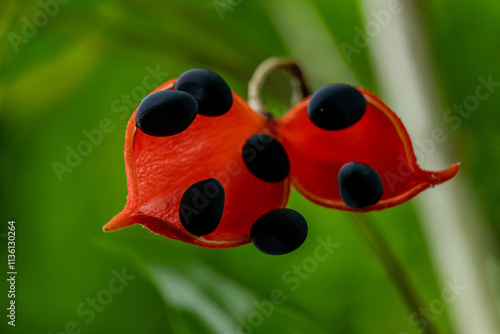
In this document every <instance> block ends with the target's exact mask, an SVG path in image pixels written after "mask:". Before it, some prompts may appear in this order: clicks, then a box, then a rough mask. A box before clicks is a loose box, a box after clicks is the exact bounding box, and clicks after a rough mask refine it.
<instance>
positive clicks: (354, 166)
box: [338, 162, 384, 209]
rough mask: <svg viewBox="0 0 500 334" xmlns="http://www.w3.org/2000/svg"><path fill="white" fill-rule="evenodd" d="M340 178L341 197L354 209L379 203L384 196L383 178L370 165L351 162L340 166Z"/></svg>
mask: <svg viewBox="0 0 500 334" xmlns="http://www.w3.org/2000/svg"><path fill="white" fill-rule="evenodd" d="M338 180H339V192H340V198H341V199H342V202H344V204H345V205H347V206H348V207H350V208H352V209H364V208H367V207H369V206H370V205H374V204H377V203H378V201H380V199H381V198H382V194H383V192H384V187H383V185H382V179H381V178H380V175H379V174H378V173H377V171H376V170H375V169H373V168H372V167H370V166H368V165H365V164H362V163H359V162H349V163H347V164H345V165H344V166H342V168H340V171H339V176H338Z"/></svg>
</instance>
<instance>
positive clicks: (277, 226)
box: [250, 209, 307, 255]
mask: <svg viewBox="0 0 500 334" xmlns="http://www.w3.org/2000/svg"><path fill="white" fill-rule="evenodd" d="M306 237H307V222H306V220H305V219H304V217H302V215H301V214H300V213H298V212H297V211H294V210H291V209H276V210H272V211H269V212H268V213H266V214H264V215H262V216H261V217H260V218H259V219H257V220H256V221H255V223H254V224H253V225H252V229H251V230H250V238H251V239H252V242H253V244H254V245H255V247H257V249H258V250H260V251H261V252H264V253H266V254H270V255H282V254H286V253H290V252H291V251H293V250H295V249H297V248H298V247H299V246H300V245H302V243H303V242H304V241H305V240H306Z"/></svg>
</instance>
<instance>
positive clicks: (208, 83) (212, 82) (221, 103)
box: [174, 68, 233, 116]
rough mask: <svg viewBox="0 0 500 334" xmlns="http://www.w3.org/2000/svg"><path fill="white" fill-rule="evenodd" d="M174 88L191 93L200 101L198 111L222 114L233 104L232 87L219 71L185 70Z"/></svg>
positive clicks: (205, 113) (208, 113) (211, 114)
mask: <svg viewBox="0 0 500 334" xmlns="http://www.w3.org/2000/svg"><path fill="white" fill-rule="evenodd" d="M174 88H175V89H177V90H180V91H184V92H186V93H189V94H191V95H192V96H193V97H194V98H195V99H196V101H197V102H198V113H199V114H201V115H205V116H220V115H223V114H225V113H226V112H227V111H228V110H229V109H231V106H232V105H233V93H232V92H231V88H229V86H228V85H227V83H226V82H225V81H224V79H222V78H221V77H220V76H219V75H218V74H217V73H215V72H213V71H210V70H205V69H201V68H195V69H192V70H189V71H187V72H184V73H182V74H181V76H180V77H179V78H178V79H177V81H176V82H175V83H174Z"/></svg>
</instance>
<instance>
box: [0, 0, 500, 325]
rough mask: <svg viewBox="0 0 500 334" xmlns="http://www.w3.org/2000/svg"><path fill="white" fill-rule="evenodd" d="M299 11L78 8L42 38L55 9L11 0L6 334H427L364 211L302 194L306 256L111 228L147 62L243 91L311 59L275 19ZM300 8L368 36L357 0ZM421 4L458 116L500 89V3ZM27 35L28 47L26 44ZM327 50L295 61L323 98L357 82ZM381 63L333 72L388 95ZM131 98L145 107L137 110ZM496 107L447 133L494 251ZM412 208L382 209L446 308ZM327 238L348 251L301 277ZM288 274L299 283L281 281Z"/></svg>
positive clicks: (2, 22) (277, 90)
mask: <svg viewBox="0 0 500 334" xmlns="http://www.w3.org/2000/svg"><path fill="white" fill-rule="evenodd" d="M42 3H55V2H50V1H47V2H43V1H42ZM295 4H296V3H294V2H292V1H290V2H283V1H269V2H265V1H249V0H243V1H216V2H213V1H193V0H191V1H139V0H126V1H97V0H87V1H77V0H74V1H69V2H68V3H67V4H60V5H57V7H50V8H52V9H50V10H54V11H55V8H57V13H55V12H54V15H51V16H50V17H49V19H48V21H47V23H46V24H44V25H43V26H41V27H39V28H35V29H36V31H31V30H29V27H28V28H27V23H26V22H27V21H29V22H33V19H34V17H36V15H39V13H40V12H41V11H43V9H42V7H41V5H40V3H39V2H38V1H22V2H20V1H14V0H3V1H2V3H1V4H0V37H1V39H0V108H1V112H0V143H1V149H0V171H1V176H0V185H1V193H0V203H1V204H0V205H1V212H0V233H2V234H1V235H0V241H1V243H0V264H1V265H0V268H1V270H0V272H1V273H2V274H1V275H2V276H1V277H4V273H5V272H6V271H7V270H6V269H5V268H6V262H7V260H6V259H7V247H6V239H5V234H6V233H7V227H8V225H7V221H8V220H15V221H16V237H17V239H16V246H17V253H16V255H17V258H16V260H17V271H18V275H17V282H16V306H17V309H16V311H17V313H16V315H17V317H16V327H15V328H12V327H10V326H7V324H6V323H7V321H6V318H5V316H4V313H6V311H5V308H6V307H7V305H8V304H7V302H8V301H7V298H6V292H7V290H8V286H7V284H6V281H5V279H2V280H1V282H0V296H1V297H0V298H1V299H0V301H1V305H0V306H1V307H0V309H2V310H4V311H2V312H1V318H0V319H2V320H1V322H0V332H2V333H4V332H6V333H54V334H55V333H60V332H65V331H66V332H68V333H71V332H75V333H77V332H78V331H79V330H81V333H96V334H98V333H235V332H236V329H237V326H238V324H239V322H238V321H239V320H238V319H245V320H248V321H254V323H255V322H258V323H259V326H254V327H252V328H251V329H250V331H251V332H254V333H394V334H400V333H412V334H413V333H418V332H419V330H420V327H419V326H418V325H415V324H414V323H412V322H411V321H410V320H409V317H410V314H411V312H412V311H410V310H409V309H408V308H407V306H406V304H405V303H404V300H403V298H402V297H401V294H400V292H399V290H398V288H397V286H396V285H395V284H394V283H393V281H392V280H391V278H390V275H389V274H388V273H387V271H386V270H385V269H384V267H383V266H382V264H381V262H380V260H379V258H378V257H377V255H376V254H375V253H374V252H373V250H372V248H371V247H370V246H369V244H367V242H366V240H365V239H364V238H363V237H362V235H361V234H360V233H359V230H358V229H357V228H356V226H355V223H354V222H353V220H352V216H351V215H349V214H346V213H344V212H339V211H335V210H331V209H325V208H322V207H319V206H316V205H314V204H312V203H309V202H308V201H307V200H305V199H304V198H303V197H302V196H300V195H299V194H298V193H296V192H295V191H293V192H292V195H291V198H290V202H289V207H292V208H294V209H295V210H297V211H299V212H301V213H302V214H303V215H304V216H305V217H306V218H307V220H308V222H309V229H310V232H309V236H308V239H307V240H306V242H305V244H304V245H303V246H302V247H301V248H299V249H298V250H297V251H295V252H292V253H290V254H287V255H284V256H277V257H275V256H268V255H265V254H262V253H260V252H259V251H257V250H256V249H255V248H254V247H253V246H252V245H246V246H242V247H238V248H234V249H228V250H209V249H202V248H198V247H195V246H192V245H188V244H184V243H181V242H178V241H173V240H169V239H166V238H164V237H162V236H156V235H153V234H152V233H150V232H149V231H148V230H146V229H143V228H141V227H139V226H132V227H129V228H126V229H123V230H120V231H119V232H115V233H107V234H105V233H103V232H102V230H101V228H102V225H104V224H105V223H106V222H107V221H108V220H109V219H111V218H112V217H113V216H114V215H115V214H116V213H118V212H119V211H121V209H122V208H123V206H124V205H125V198H126V194H127V188H126V180H125V172H124V162H123V142H124V132H125V127H126V122H127V120H128V117H129V115H130V114H131V113H132V112H133V110H134V109H135V106H136V105H138V103H139V102H140V100H141V99H142V98H143V97H144V95H142V96H141V92H142V93H143V92H144V91H143V90H141V88H140V87H141V86H142V85H143V79H144V78H145V76H146V75H148V73H149V72H148V68H149V69H153V70H154V69H157V68H158V69H160V72H162V73H163V74H161V76H162V79H161V81H166V80H168V79H170V78H175V77H177V76H178V75H180V74H181V73H182V72H184V71H186V70H188V69H190V68H195V67H203V68H210V69H212V70H214V71H216V72H218V73H219V74H220V75H221V76H222V77H224V78H225V79H226V81H227V82H228V83H229V85H230V86H231V88H232V89H233V90H234V91H236V92H238V93H239V94H240V95H242V96H244V97H246V89H247V88H246V86H247V82H248V80H249V78H250V77H251V75H252V72H253V70H254V69H255V68H256V66H257V65H258V64H259V63H260V62H262V61H263V60H265V59H266V58H268V57H270V56H296V57H297V54H295V51H294V50H297V49H300V47H301V44H300V40H297V42H296V43H295V44H294V43H293V42H290V41H291V40H293V36H292V37H291V38H290V37H289V36H288V37H286V38H285V37H284V36H283V33H282V30H280V29H278V23H277V22H280V18H282V17H283V16H287V17H292V18H293V19H292V20H295V21H296V24H297V25H298V26H301V25H302V22H301V19H302V17H301V15H300V11H297V8H298V7H295ZM303 5H305V6H308V7H309V8H310V9H311V10H312V11H313V12H314V13H315V15H317V17H318V18H319V19H321V22H323V24H324V27H325V31H324V32H325V33H326V34H329V35H330V36H334V37H335V38H336V40H337V41H345V42H347V43H350V44H352V41H353V40H354V38H355V34H356V32H355V30H354V29H353V28H354V27H363V22H362V18H361V14H360V8H359V5H358V4H357V3H356V1H352V2H347V1H328V0H321V1H320V0H317V1H304V2H303ZM301 6H302V5H301ZM419 9H420V12H421V14H422V16H421V19H422V20H423V22H424V26H425V28H426V30H425V32H423V31H422V32H420V33H423V34H425V35H426V37H427V38H428V40H429V42H430V47H431V48H430V50H431V57H432V70H433V73H434V79H435V80H436V82H437V83H438V86H439V92H438V94H439V96H440V97H441V99H442V101H443V103H444V105H450V106H451V105H453V103H454V102H456V101H458V102H461V101H463V100H464V97H466V96H469V95H470V94H471V93H472V92H474V89H475V88H476V86H477V84H478V81H477V78H478V76H483V77H487V76H488V75H492V77H493V79H494V80H500V66H499V61H498V57H499V51H500V39H499V38H498V36H500V25H499V24H498V18H499V17H500V3H499V2H498V1H496V0H491V1H486V0H483V1H478V2H470V1H463V0H459V1H453V2H451V1H441V0H433V1H421V2H420V3H419ZM304 30H307V27H304ZM382 33H383V32H382ZM13 34H14V35H16V36H19V38H21V39H14V40H13V36H14V35H13ZM310 38H311V39H314V38H315V36H310ZM325 47H327V46H325ZM330 47H336V46H335V45H333V46H330ZM317 53H321V50H309V52H300V57H298V58H299V59H298V61H299V62H300V63H302V64H304V67H305V68H306V76H307V79H308V80H309V81H310V83H311V88H313V89H317V88H319V87H321V86H322V85H325V84H328V83H330V82H345V81H349V79H350V78H348V77H347V76H346V77H343V76H342V75H339V77H331V78H322V77H317V76H314V75H312V74H310V73H308V72H307V68H308V66H312V63H313V62H316V60H317V59H318V57H316V55H317ZM308 64H309V65H308ZM370 64H371V62H370V59H369V54H368V50H367V49H366V48H364V49H361V53H360V54H358V55H355V56H353V57H352V62H350V63H349V64H347V62H343V63H326V62H325V67H327V68H329V69H332V68H333V69H334V70H337V69H338V71H339V73H342V71H343V70H342V69H345V68H346V67H350V70H352V71H353V72H354V74H355V76H356V77H357V78H358V79H359V80H360V82H361V85H362V86H363V87H365V88H367V89H369V90H372V91H375V92H377V86H376V83H375V82H376V81H375V79H374V78H373V69H372V67H371V65H370ZM314 66H316V68H317V67H318V64H314ZM319 67H321V66H319ZM311 72H314V71H311ZM160 83H161V82H159V81H158V82H156V84H160ZM287 85H288V84H287V82H286V80H285V79H284V77H280V76H274V77H272V78H271V79H270V82H269V84H268V85H267V86H266V96H267V100H268V101H269V104H270V105H271V106H272V107H273V109H275V110H283V109H285V110H286V108H287V106H286V103H287V102H286V97H287V96H288V94H289V91H288V86H287ZM137 87H139V88H137ZM124 94H125V95H130V96H131V97H130V99H131V102H130V106H129V105H127V103H126V102H124V101H123V95H124ZM381 98H384V96H381ZM131 105H133V107H131ZM499 105H500V94H499V93H496V92H495V93H493V94H492V96H491V97H490V98H489V99H487V100H485V101H482V102H481V105H480V106H479V108H478V109H477V110H476V111H475V112H474V113H473V114H472V115H471V116H470V117H469V118H467V119H464V120H463V124H462V125H461V126H460V127H459V128H458V129H456V130H451V128H450V124H444V125H443V126H444V127H447V128H445V129H446V131H447V133H448V134H449V135H450V137H452V141H453V143H454V145H453V151H451V152H449V156H450V157H451V160H450V161H449V163H450V164H451V163H452V162H454V161H462V162H463V167H462V169H461V171H460V173H459V175H458V176H457V177H458V178H468V179H470V182H471V184H472V191H473V192H472V193H471V194H470V196H473V197H474V199H475V200H478V201H479V204H480V209H481V210H482V214H483V215H484V217H485V219H484V221H481V222H478V223H479V224H484V225H485V226H484V228H486V229H488V230H489V231H490V232H491V233H490V234H491V236H492V240H493V241H494V243H495V244H498V240H499V237H500V228H499V220H500V206H499V205H498V200H499V199H500V190H499V189H500V181H499V180H500V179H499V177H498V169H497V167H498V165H499V163H500V145H499V142H500V132H499V131H498V125H499V124H500V114H499V113H498V106H499ZM396 112H397V110H396ZM438 112H439V111H436V113H438ZM124 115H125V116H126V117H125V116H124ZM103 119H109V120H110V122H111V124H112V127H111V129H112V130H110V131H108V133H104V134H103V138H102V141H100V142H99V143H98V144H97V145H93V146H92V148H91V153H90V154H88V156H86V157H82V161H81V162H78V163H76V166H75V167H74V168H72V171H71V172H67V173H64V174H62V175H61V179H59V178H58V176H57V175H56V173H55V172H54V169H53V163H54V162H59V163H61V164H66V163H65V159H66V155H67V147H70V148H72V149H76V148H77V146H78V145H79V143H81V141H82V140H85V139H86V138H85V135H84V134H83V132H82V131H84V130H86V131H91V130H93V129H97V128H98V127H99V126H100V122H101V121H102V120H103ZM403 121H404V120H403ZM443 167H444V166H443ZM451 182H453V181H451ZM439 189H440V188H439V187H438V188H436V189H435V190H433V191H439ZM415 210H416V209H415V207H414V206H413V205H412V201H410V202H408V203H405V204H403V205H401V206H399V207H396V208H392V209H389V210H386V211H383V212H379V213H374V214H371V215H370V216H371V218H373V219H374V220H376V226H377V228H378V229H380V231H381V233H382V234H383V235H384V236H385V238H386V239H387V241H388V243H389V244H390V245H391V248H392V249H393V251H394V253H395V254H396V255H397V257H398V259H399V260H400V261H401V263H402V264H403V266H404V267H405V269H406V270H407V272H408V275H409V276H410V277H411V281H412V282H413V283H414V284H415V286H417V290H418V294H420V295H421V298H422V300H423V303H424V305H429V303H430V302H431V301H432V300H434V299H436V298H440V291H441V290H440V289H441V287H440V285H439V284H440V282H439V279H438V278H437V276H436V268H434V267H433V266H432V264H431V260H430V258H431V257H432V254H430V253H429V252H430V251H429V249H428V247H427V246H426V245H427V243H426V241H425V240H424V237H423V233H422V230H421V225H420V222H419V220H418V212H416V211H415ZM317 238H322V239H323V240H326V239H327V238H330V239H331V240H332V241H333V242H334V243H336V244H338V245H339V247H338V248H337V249H336V250H335V251H334V252H333V253H332V254H330V255H329V257H328V258H327V259H326V260H324V261H322V262H319V263H318V265H317V268H314V270H311V272H310V273H307V275H306V274H304V276H302V277H300V276H299V275H298V274H290V272H289V271H290V270H293V268H294V266H300V265H304V264H306V262H307V261H310V259H311V256H313V255H314V251H315V249H316V247H317V246H318V245H319V242H318V239H317ZM497 255H498V254H497V253H496V250H495V247H494V245H492V246H491V248H490V256H491V258H492V259H494V261H496V260H497ZM495 263H497V262H495ZM306 265H307V264H306ZM122 270H124V271H125V272H126V274H127V275H129V276H130V280H129V281H126V285H120V284H119V283H116V282H115V283H113V284H115V285H114V287H115V288H116V289H118V288H121V287H123V289H118V290H120V291H119V292H116V293H110V292H109V291H111V290H110V287H109V284H110V282H114V281H112V279H113V277H115V276H114V272H122ZM284 274H285V275H286V274H289V275H292V276H293V277H294V278H295V279H296V281H295V282H297V280H298V282H299V283H300V285H298V286H297V285H294V284H291V283H289V282H287V281H286V280H283V279H282V276H283V275H284ZM132 277H133V279H132ZM288 277H290V276H288ZM497 285H498V280H495V277H493V281H492V283H491V289H492V290H494V287H495V286H497ZM294 288H296V289H294ZM116 289H115V291H117V290H116ZM488 289H489V288H488ZM280 291H281V292H280ZM279 293H281V296H282V299H284V302H283V303H280V304H278V303H274V304H273V306H272V307H269V303H268V302H266V301H269V300H271V298H272V297H273V296H274V297H275V295H276V294H279ZM110 296H111V297H110ZM99 297H100V299H101V301H103V300H105V301H106V302H105V303H104V304H102V303H99V302H98V307H97V309H98V310H96V311H94V315H93V316H90V314H91V312H90V311H89V310H91V307H90V306H88V305H86V304H87V302H88V301H89V300H91V299H92V298H99ZM89 298H90V299H89ZM103 298H104V299H103ZM106 298H111V300H106ZM108 302H109V303H108ZM82 304H83V305H82ZM266 305H267V307H268V308H266ZM82 312H87V313H84V314H83V315H82ZM258 314H260V316H259V315H258ZM252 317H253V320H249V318H252ZM259 317H262V318H261V319H262V321H260V318H259ZM419 319H420V318H419ZM451 321H452V320H450V319H449V317H448V315H447V312H446V311H443V313H440V314H438V315H437V316H436V317H435V320H434V322H433V323H434V325H435V326H436V327H437V328H438V329H439V330H440V332H441V333H451V332H452V328H453V324H451ZM260 322H262V324H260ZM73 323H74V324H76V325H74V324H73ZM73 327H74V328H73ZM250 331H249V332H250ZM477 334H481V333H477Z"/></svg>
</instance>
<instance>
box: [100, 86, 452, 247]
mask: <svg viewBox="0 0 500 334" xmlns="http://www.w3.org/2000/svg"><path fill="white" fill-rule="evenodd" d="M175 82H176V79H173V80H170V81H167V82H166V83H164V84H163V85H161V86H159V87H158V88H157V89H155V90H154V92H156V91H160V90H174V83H175ZM357 89H358V90H359V91H360V92H361V93H362V94H363V96H364V97H365V99H366V102H367V108H366V111H365V113H364V115H363V116H362V117H361V119H359V121H357V122H356V123H355V124H353V125H351V126H349V127H347V128H345V129H342V130H325V129H322V128H319V127H318V126H316V125H315V124H313V123H312V122H311V120H310V119H309V117H308V113H307V105H308V102H309V100H310V98H309V97H308V98H305V99H303V100H302V101H301V102H300V103H298V104H297V105H296V106H295V107H293V108H292V109H291V110H290V111H289V112H288V113H287V114H286V115H285V116H284V117H282V118H281V119H278V120H274V119H272V118H271V117H266V116H263V115H261V114H258V113H256V112H255V111H253V110H252V109H251V108H250V107H249V105H248V104H247V103H246V102H245V101H244V100H243V99H242V98H241V97H240V96H239V95H237V94H236V93H234V92H232V99H233V102H232V106H231V108H230V109H229V111H227V112H225V113H223V114H221V115H218V116H204V115H201V114H198V115H197V116H196V118H195V119H194V121H193V122H192V123H191V125H189V127H188V128H187V129H186V130H184V131H182V132H181V133H178V134H175V135H172V136H165V137H154V136H150V135H147V134H145V133H144V132H143V131H142V130H140V129H139V128H136V122H135V120H136V113H137V110H136V111H135V112H134V114H133V115H132V117H131V118H130V121H129V123H128V126H127V130H126V136H125V168H126V174H127V184H128V190H129V195H128V197H127V204H126V206H125V208H124V209H123V211H122V212H120V213H119V214H118V215H116V216H115V217H114V218H113V219H112V220H111V221H110V222H108V223H107V224H106V225H105V226H104V228H103V229H104V230H105V231H112V230H117V229H120V228H122V227H125V226H129V225H132V224H142V225H143V226H145V227H147V228H148V229H149V230H151V231H153V232H155V233H159V234H162V235H164V236H167V237H169V238H172V239H178V240H182V241H185V242H188V243H191V244H195V245H198V246H202V247H207V248H229V247H235V246H239V245H242V244H246V243H248V242H250V230H251V227H252V225H253V223H254V222H255V221H256V220H257V219H258V218H260V217H261V216H262V215H264V214H266V213H267V212H269V211H271V210H274V209H278V208H283V207H285V206H286V203H287V200H288V195H289V190H290V183H291V184H293V185H294V186H295V187H296V188H297V189H298V190H299V191H300V192H301V193H302V194H303V195H304V196H305V197H307V198H308V199H309V200H311V201H313V202H314V203H317V204H320V205H323V206H326V207H332V208H336V209H341V210H350V211H369V210H381V209H384V208H388V207H391V206H395V205H398V204H401V203H403V202H405V201H407V200H409V199H410V198H412V197H413V196H415V195H416V194H418V193H419V192H421V191H422V190H424V189H426V188H428V187H430V186H433V185H436V184H439V183H442V182H445V181H447V180H449V179H451V178H452V177H453V176H455V175H456V173H457V172H458V167H459V164H454V165H453V166H451V167H450V168H448V169H446V170H444V171H441V172H427V171H423V170H421V169H420V168H419V166H418V165H417V163H416V158H415V154H414V152H413V149H412V145H411V141H410V138H409V136H408V133H407V132H406V130H405V128H404V126H403V124H402V122H401V121H400V119H399V118H398V117H397V116H396V114H394V112H392V111H391V110H390V109H389V108H388V107H387V106H386V105H385V104H384V103H383V102H382V101H380V99H378V98H377V97H376V96H374V95H373V94H372V93H370V92H367V91H365V90H364V89H361V88H357ZM257 133H265V134H267V135H269V136H272V137H274V139H276V140H277V142H279V143H281V145H282V146H283V148H284V149H285V151H286V154H287V155H288V159H289V163H290V172H289V174H288V176H287V177H285V178H284V180H282V178H279V181H278V182H267V181H263V180H261V179H259V178H258V177H256V176H255V175H254V174H252V172H250V170H249V169H248V167H247V165H245V161H244V159H243V156H242V150H243V147H244V145H245V143H246V142H247V139H248V138H250V137H251V136H252V135H254V134H257ZM263 138H265V137H263ZM279 143H277V145H279ZM246 159H247V160H248V157H246ZM246 162H247V163H248V161H246ZM349 162H359V163H363V164H367V165H369V166H371V167H372V168H373V169H375V170H376V171H377V172H378V174H379V175H380V177H381V179H382V182H383V187H384V192H383V196H382V198H381V200H380V201H379V202H378V203H377V204H375V205H371V206H369V207H367V208H364V209H361V210H354V209H351V208H349V207H348V206H346V205H345V204H344V203H343V202H342V200H341V198H340V195H339V188H338V179H337V175H338V172H339V170H340V168H341V167H342V166H343V165H344V164H346V163H349ZM210 178H215V179H217V180H219V181H220V183H221V184H222V186H223V188H224V192H225V202H224V209H223V214H222V218H221V220H220V223H219V225H218V226H217V228H216V229H215V230H214V231H213V232H211V233H209V234H207V235H204V236H196V235H194V234H191V233H189V232H187V231H186V230H185V229H184V227H183V225H182V224H181V220H180V217H179V205H180V202H181V198H182V196H183V194H184V192H185V191H186V190H187V189H188V188H189V187H191V186H192V185H193V184H195V183H197V182H200V181H203V180H207V179H210Z"/></svg>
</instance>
